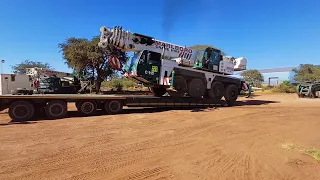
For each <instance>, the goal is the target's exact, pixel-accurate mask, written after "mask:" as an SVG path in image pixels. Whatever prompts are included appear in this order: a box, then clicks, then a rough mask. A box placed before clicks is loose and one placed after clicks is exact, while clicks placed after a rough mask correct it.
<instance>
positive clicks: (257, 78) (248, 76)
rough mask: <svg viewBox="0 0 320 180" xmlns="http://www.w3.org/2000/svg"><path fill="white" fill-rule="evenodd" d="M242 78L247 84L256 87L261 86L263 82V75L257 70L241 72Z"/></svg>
mask: <svg viewBox="0 0 320 180" xmlns="http://www.w3.org/2000/svg"><path fill="white" fill-rule="evenodd" d="M240 76H242V77H243V78H244V80H245V81H247V82H252V83H253V84H254V85H255V86H260V85H261V83H262V82H263V80H264V79H263V75H262V74H261V73H260V72H259V71H258V70H256V69H252V70H247V71H243V72H241V74H240Z"/></svg>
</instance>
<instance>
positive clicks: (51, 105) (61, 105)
mask: <svg viewBox="0 0 320 180" xmlns="http://www.w3.org/2000/svg"><path fill="white" fill-rule="evenodd" d="M67 112H68V108H67V103H66V102H65V101H61V100H52V101H49V102H48V103H47V105H46V107H45V113H46V115H47V117H48V118H49V119H61V118H64V117H65V116H66V114H67Z"/></svg>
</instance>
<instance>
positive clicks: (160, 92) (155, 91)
mask: <svg viewBox="0 0 320 180" xmlns="http://www.w3.org/2000/svg"><path fill="white" fill-rule="evenodd" d="M151 91H152V93H153V95H154V96H156V97H161V96H163V95H164V94H166V93H167V90H166V89H165V88H158V87H153V88H151Z"/></svg>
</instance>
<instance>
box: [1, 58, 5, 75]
mask: <svg viewBox="0 0 320 180" xmlns="http://www.w3.org/2000/svg"><path fill="white" fill-rule="evenodd" d="M4 62H5V61H4V59H2V60H1V74H3V69H2V64H3V63H4Z"/></svg>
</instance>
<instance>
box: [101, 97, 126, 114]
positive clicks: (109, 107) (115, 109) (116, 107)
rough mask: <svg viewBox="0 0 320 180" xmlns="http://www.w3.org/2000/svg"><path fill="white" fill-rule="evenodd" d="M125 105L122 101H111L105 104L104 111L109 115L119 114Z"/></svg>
mask: <svg viewBox="0 0 320 180" xmlns="http://www.w3.org/2000/svg"><path fill="white" fill-rule="evenodd" d="M122 108H123V103H122V101H120V100H109V101H107V102H106V103H105V105H104V109H105V110H106V111H107V113H108V114H118V113H120V112H121V111H122Z"/></svg>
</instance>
